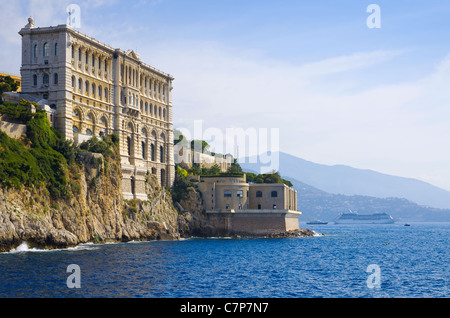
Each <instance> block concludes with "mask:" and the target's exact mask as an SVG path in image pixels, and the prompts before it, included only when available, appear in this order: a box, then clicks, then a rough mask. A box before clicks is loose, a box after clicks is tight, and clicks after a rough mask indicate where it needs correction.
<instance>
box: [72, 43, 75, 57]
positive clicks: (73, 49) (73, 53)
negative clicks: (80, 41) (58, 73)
mask: <svg viewBox="0 0 450 318" xmlns="http://www.w3.org/2000/svg"><path fill="white" fill-rule="evenodd" d="M72 58H73V59H74V58H75V47H74V46H73V45H72Z"/></svg>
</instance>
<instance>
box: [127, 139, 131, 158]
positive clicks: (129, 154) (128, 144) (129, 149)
mask: <svg viewBox="0 0 450 318" xmlns="http://www.w3.org/2000/svg"><path fill="white" fill-rule="evenodd" d="M127 148H128V156H131V138H130V137H127Z"/></svg>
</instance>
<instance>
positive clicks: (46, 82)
mask: <svg viewBox="0 0 450 318" xmlns="http://www.w3.org/2000/svg"><path fill="white" fill-rule="evenodd" d="M49 82H50V78H49V76H48V74H44V77H43V79H42V84H47V85H48V83H49Z"/></svg>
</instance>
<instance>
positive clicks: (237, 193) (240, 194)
mask: <svg viewBox="0 0 450 318" xmlns="http://www.w3.org/2000/svg"><path fill="white" fill-rule="evenodd" d="M236 195H237V196H238V197H239V198H242V197H244V191H242V190H237V191H236Z"/></svg>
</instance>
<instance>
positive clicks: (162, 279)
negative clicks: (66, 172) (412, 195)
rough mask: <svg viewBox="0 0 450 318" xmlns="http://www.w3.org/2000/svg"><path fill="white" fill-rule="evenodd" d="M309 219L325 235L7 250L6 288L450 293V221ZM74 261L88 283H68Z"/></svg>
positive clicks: (29, 293) (75, 293) (56, 293)
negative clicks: (408, 223)
mask: <svg viewBox="0 0 450 318" xmlns="http://www.w3.org/2000/svg"><path fill="white" fill-rule="evenodd" d="M302 225H303V226H302V227H308V228H310V229H312V230H314V231H316V232H317V233H323V234H325V235H323V236H316V237H299V238H277V239H261V238H258V239H256V238H254V239H244V238H241V239H227V238H225V239H219V238H216V239H214V238H210V239H201V238H192V239H186V240H181V241H175V242H165V241H152V242H130V243H119V244H98V245H94V244H86V245H80V246H78V247H77V248H72V249H66V250H53V251H42V250H33V249H27V248H21V249H19V250H17V251H13V252H8V253H1V254H0V297H26V298H28V297H88V298H91V297H96V298H97V297H106V298H112V297H114V298H119V297H126V298H139V297H152V298H181V297H183V298H197V297H198V298H200V297H201V298H254V297H255V298H266V297H267V298H318V297H327V298H356V297H363V298H384V297H395V298H405V297H407V298H416V297H417V298H440V297H449V296H450V289H449V283H450V275H449V270H450V251H449V244H450V223H412V224H411V226H410V227H406V226H404V225H403V223H401V224H400V223H396V224H391V225H335V224H328V225H308V226H306V225H304V224H302ZM70 264H76V265H78V266H79V269H80V272H79V273H80V276H79V277H80V283H81V286H80V288H68V285H67V279H68V277H69V276H70V275H72V272H67V267H68V266H69V265H70ZM373 264H374V265H375V266H376V267H377V268H378V269H379V276H378V277H379V280H378V282H379V285H378V287H379V288H377V286H375V287H373V285H371V284H370V283H369V282H374V281H373V280H371V279H370V277H371V276H370V275H372V274H374V273H375V272H372V271H369V272H368V271H367V269H368V267H369V266H370V265H373ZM377 274H378V273H377ZM370 287H373V288H370Z"/></svg>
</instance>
